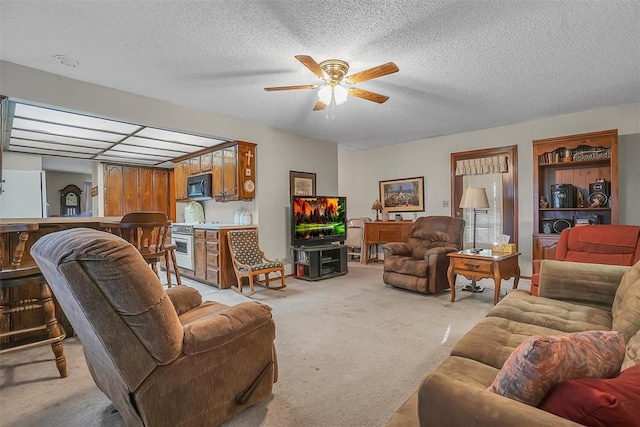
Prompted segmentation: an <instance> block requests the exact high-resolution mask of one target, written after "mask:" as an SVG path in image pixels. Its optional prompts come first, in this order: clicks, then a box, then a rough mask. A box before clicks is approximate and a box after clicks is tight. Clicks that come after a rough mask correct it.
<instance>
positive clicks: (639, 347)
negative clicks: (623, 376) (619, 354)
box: [621, 332, 640, 371]
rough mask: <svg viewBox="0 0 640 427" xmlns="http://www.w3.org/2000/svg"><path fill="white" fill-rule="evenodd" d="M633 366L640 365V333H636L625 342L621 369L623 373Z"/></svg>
mask: <svg viewBox="0 0 640 427" xmlns="http://www.w3.org/2000/svg"><path fill="white" fill-rule="evenodd" d="M635 365H640V332H636V334H635V335H634V336H632V337H631V339H629V341H627V346H626V347H625V355H624V360H623V361H622V368H621V369H622V370H623V371H624V370H625V369H629V368H631V367H632V366H635Z"/></svg>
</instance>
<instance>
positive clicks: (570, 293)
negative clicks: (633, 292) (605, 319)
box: [538, 260, 630, 310]
mask: <svg viewBox="0 0 640 427" xmlns="http://www.w3.org/2000/svg"><path fill="white" fill-rule="evenodd" d="M629 268H630V267H628V266H620V265H603V264H589V263H582V262H568V261H553V260H543V261H542V266H541V267H540V284H539V290H538V295H539V296H541V297H546V298H553V299H556V300H561V301H569V302H573V303H578V304H584V305H590V306H595V307H599V308H604V309H606V310H611V306H612V305H613V298H614V296H615V294H616V290H617V289H618V285H619V284H620V280H621V279H622V275H623V274H624V273H625V272H626V271H627V270H628V269H629Z"/></svg>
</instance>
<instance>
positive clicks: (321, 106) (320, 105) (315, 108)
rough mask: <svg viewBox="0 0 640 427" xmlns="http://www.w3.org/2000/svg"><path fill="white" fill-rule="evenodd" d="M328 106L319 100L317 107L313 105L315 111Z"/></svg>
mask: <svg viewBox="0 0 640 427" xmlns="http://www.w3.org/2000/svg"><path fill="white" fill-rule="evenodd" d="M326 107H327V105H326V104H325V103H324V102H322V101H318V102H316V105H315V107H313V111H320V110H324V109H325V108H326Z"/></svg>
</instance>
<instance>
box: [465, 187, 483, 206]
mask: <svg viewBox="0 0 640 427" xmlns="http://www.w3.org/2000/svg"><path fill="white" fill-rule="evenodd" d="M488 207H489V199H488V198H487V190H485V189H484V187H467V188H465V189H464V191H463V192H462V200H460V208H474V209H487V208H488Z"/></svg>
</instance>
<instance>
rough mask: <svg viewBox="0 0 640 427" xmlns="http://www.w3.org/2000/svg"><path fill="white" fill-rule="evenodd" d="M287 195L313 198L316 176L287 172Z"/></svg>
mask: <svg viewBox="0 0 640 427" xmlns="http://www.w3.org/2000/svg"><path fill="white" fill-rule="evenodd" d="M289 193H290V194H291V195H292V196H315V195H316V174H315V173H312V172H299V171H289Z"/></svg>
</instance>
